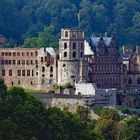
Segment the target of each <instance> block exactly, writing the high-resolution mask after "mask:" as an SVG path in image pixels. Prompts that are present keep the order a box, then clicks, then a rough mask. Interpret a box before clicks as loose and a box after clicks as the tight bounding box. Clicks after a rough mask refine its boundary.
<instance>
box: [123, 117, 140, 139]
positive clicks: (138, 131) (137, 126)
mask: <svg viewBox="0 0 140 140" xmlns="http://www.w3.org/2000/svg"><path fill="white" fill-rule="evenodd" d="M138 139H140V120H139V118H138V117H136V116H133V117H128V118H127V120H126V125H125V140H138Z"/></svg>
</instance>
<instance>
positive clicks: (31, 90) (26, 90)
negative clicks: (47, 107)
mask: <svg viewBox="0 0 140 140" xmlns="http://www.w3.org/2000/svg"><path fill="white" fill-rule="evenodd" d="M11 88H12V87H8V88H7V90H10V89H11ZM24 91H25V92H26V93H31V94H33V93H45V91H43V90H33V89H24Z"/></svg>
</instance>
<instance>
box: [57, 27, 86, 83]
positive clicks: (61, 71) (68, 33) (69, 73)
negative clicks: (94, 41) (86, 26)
mask: <svg viewBox="0 0 140 140" xmlns="http://www.w3.org/2000/svg"><path fill="white" fill-rule="evenodd" d="M84 40H85V38H84V32H83V31H82V30H75V29H61V37H60V39H59V61H58V84H65V83H75V82H79V81H82V80H84V79H86V74H85V70H84V61H85V57H84Z"/></svg>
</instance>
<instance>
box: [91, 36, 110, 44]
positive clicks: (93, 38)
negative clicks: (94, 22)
mask: <svg viewBox="0 0 140 140" xmlns="http://www.w3.org/2000/svg"><path fill="white" fill-rule="evenodd" d="M100 38H101V37H91V38H90V40H91V45H92V46H97V45H98V42H99V40H100ZM111 39H112V37H103V40H104V43H105V45H106V46H109V44H110V42H111Z"/></svg>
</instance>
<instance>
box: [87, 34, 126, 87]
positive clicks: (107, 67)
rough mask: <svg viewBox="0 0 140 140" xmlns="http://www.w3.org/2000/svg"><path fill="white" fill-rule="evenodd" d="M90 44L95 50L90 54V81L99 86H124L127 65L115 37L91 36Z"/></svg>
mask: <svg viewBox="0 0 140 140" xmlns="http://www.w3.org/2000/svg"><path fill="white" fill-rule="evenodd" d="M90 46H91V48H92V50H93V52H94V55H89V56H88V62H89V72H88V73H89V79H90V82H92V83H96V85H97V87H98V88H121V87H123V86H124V80H125V67H124V65H123V63H122V57H121V56H120V54H119V53H118V51H117V49H116V44H115V39H114V37H91V39H90Z"/></svg>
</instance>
